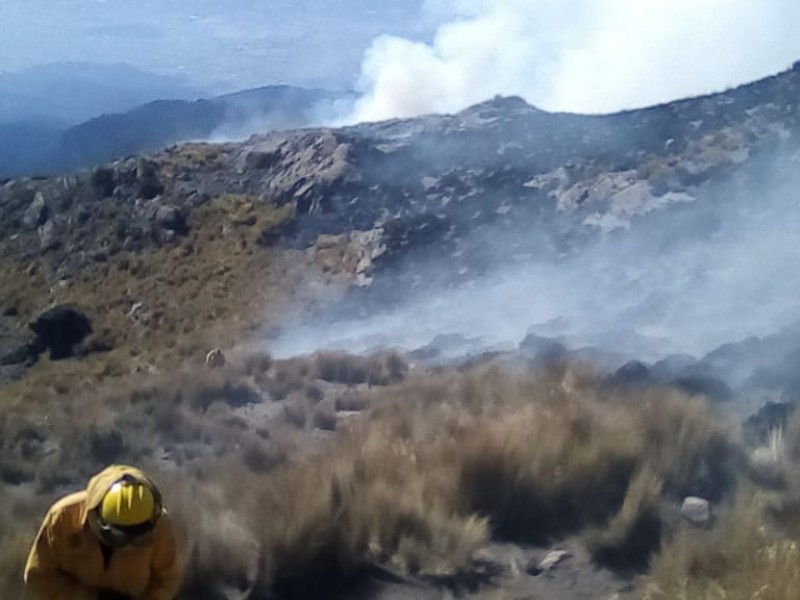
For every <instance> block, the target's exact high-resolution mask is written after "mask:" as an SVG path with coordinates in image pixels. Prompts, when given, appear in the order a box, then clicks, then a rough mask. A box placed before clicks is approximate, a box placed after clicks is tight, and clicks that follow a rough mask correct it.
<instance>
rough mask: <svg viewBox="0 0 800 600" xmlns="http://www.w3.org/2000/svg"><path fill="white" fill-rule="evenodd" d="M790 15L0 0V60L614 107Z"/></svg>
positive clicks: (748, 74) (573, 2)
mask: <svg viewBox="0 0 800 600" xmlns="http://www.w3.org/2000/svg"><path fill="white" fill-rule="evenodd" d="M796 23H800V3H799V2H796V0H760V1H758V0H381V1H380V2H377V1H375V0H2V1H0V31H1V32H2V34H1V35H0V71H3V70H5V71H8V70H11V71H14V70H20V69H24V68H27V67H31V66H33V65H36V64H41V63H47V62H59V61H95V62H127V63H130V64H132V65H134V66H136V67H139V68H141V69H144V70H148V71H153V72H158V73H165V74H176V73H177V74H183V75H185V76H186V77H187V78H188V79H189V80H190V81H191V82H192V83H193V84H196V85H198V86H201V87H204V88H206V89H213V90H215V91H220V92H221V91H233V90H237V89H243V88H248V87H255V86H260V85H266V84H271V83H291V84H297V85H304V86H322V87H328V88H334V89H344V88H350V89H353V88H355V89H356V90H357V91H359V92H360V93H361V94H362V95H363V98H362V101H361V102H360V104H359V106H358V109H357V111H356V112H355V113H354V114H353V115H351V116H350V120H376V119H383V118H388V117H397V116H413V115H416V114H421V113H425V112H452V111H456V110H459V109H461V108H464V107H466V106H468V105H469V104H473V103H475V102H479V101H481V100H484V99H486V98H488V97H491V96H493V95H495V94H503V95H511V94H514V95H520V96H522V97H524V98H525V99H526V100H528V101H529V102H531V103H533V104H536V105H537V106H539V107H541V108H545V109H549V110H567V111H577V112H609V111H614V110H619V109H623V108H634V107H639V106H645V105H648V104H652V103H656V102H664V101H669V100H671V99H675V98H677V97H685V96H689V95H697V94H701V93H706V92H711V91H716V90H720V89H723V88H725V87H728V86H732V85H737V84H740V83H744V82H746V81H750V80H753V79H756V78H759V77H762V76H764V75H767V74H771V73H774V72H777V71H780V70H783V69H785V68H787V67H788V66H790V65H791V64H792V62H794V61H795V60H797V59H798V58H800V36H797V35H796V34H795V31H794V29H795V24H796Z"/></svg>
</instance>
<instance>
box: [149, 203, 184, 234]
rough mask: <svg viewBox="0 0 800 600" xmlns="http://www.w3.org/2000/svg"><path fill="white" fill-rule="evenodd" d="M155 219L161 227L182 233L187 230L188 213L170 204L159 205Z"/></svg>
mask: <svg viewBox="0 0 800 600" xmlns="http://www.w3.org/2000/svg"><path fill="white" fill-rule="evenodd" d="M155 220H156V223H158V224H159V225H160V226H161V227H163V228H164V229H167V230H169V231H174V232H175V233H181V234H182V233H185V232H186V229H187V227H186V215H184V214H183V212H181V211H180V210H178V209H177V208H175V207H174V206H171V205H169V204H164V205H162V206H159V207H158V210H156V214H155Z"/></svg>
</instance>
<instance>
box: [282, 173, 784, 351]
mask: <svg viewBox="0 0 800 600" xmlns="http://www.w3.org/2000/svg"><path fill="white" fill-rule="evenodd" d="M795 183H796V182H795ZM794 190H796V186H795V185H788V184H787V185H783V186H781V187H780V189H774V190H764V189H761V190H756V189H754V190H750V191H749V192H741V193H740V195H738V196H732V197H729V196H728V194H729V193H730V189H729V188H724V189H720V190H718V191H717V192H716V193H715V192H709V191H707V192H706V194H704V196H703V197H701V198H698V199H697V200H696V201H695V202H693V203H690V204H687V205H684V206H682V207H680V208H673V209H668V210H665V211H663V212H661V213H657V214H653V215H651V216H648V217H645V218H643V219H642V220H641V221H639V222H636V223H634V225H633V227H632V228H631V229H630V230H629V231H624V232H618V233H617V234H615V235H613V236H611V237H608V238H603V239H600V240H598V241H597V242H596V243H594V244H593V245H590V246H589V247H587V248H585V249H583V250H582V251H580V252H576V253H575V254H573V255H571V256H569V257H567V258H563V259H560V260H540V261H533V262H529V263H527V264H522V265H516V266H508V267H505V268H499V269H497V270H494V271H493V272H491V273H490V274H489V275H487V276H485V277H482V278H479V279H476V280H473V281H471V282H470V283H469V284H467V285H464V286H462V287H460V288H458V289H455V290H449V291H442V290H438V291H431V292H430V293H428V294H424V295H421V296H419V297H418V298H416V299H415V300H414V301H412V302H411V303H409V304H408V305H405V306H403V307H402V308H399V309H396V310H392V311H389V312H384V313H381V314H376V315H373V316H371V317H368V318H358V319H356V318H353V319H348V320H335V321H330V322H323V323H319V322H315V323H313V324H312V325H310V326H308V327H307V328H305V329H302V328H301V329H299V330H293V331H291V333H290V334H289V335H288V336H286V337H284V338H281V339H279V340H276V341H275V342H274V343H273V344H271V345H270V350H271V351H273V352H275V353H276V354H278V355H293V354H302V353H307V352H311V351H314V350H318V349H342V350H347V351H351V352H366V351H371V350H375V349H377V348H380V347H396V348H402V349H406V350H412V349H416V348H420V347H423V346H425V345H426V344H428V343H430V342H431V340H433V339H434V338H436V337H437V336H441V335H451V336H452V335H453V334H455V335H456V337H457V339H459V340H460V344H461V347H459V348H456V349H455V350H456V352H457V353H464V352H466V353H469V352H480V351H486V350H492V349H510V348H514V347H516V346H517V345H518V344H519V343H520V341H521V340H522V339H523V338H524V337H525V335H526V334H527V333H529V332H534V333H537V334H540V335H545V336H550V337H556V338H560V339H562V340H563V341H564V342H565V343H566V344H567V345H568V346H569V347H571V348H584V347H592V348H596V349H599V350H601V351H603V352H612V353H616V354H617V356H619V358H620V361H624V360H627V359H630V358H636V359H640V360H653V361H654V360H657V359H660V358H663V357H665V356H667V355H670V354H677V353H688V354H692V355H694V356H696V357H701V356H703V355H704V354H706V353H708V352H710V351H712V350H714V349H716V348H717V347H719V346H721V345H722V344H725V343H728V342H736V341H740V340H742V339H745V338H747V337H748V336H763V335H766V334H771V333H774V332H776V331H778V330H780V329H781V328H782V327H785V326H787V325H789V324H791V323H793V322H795V321H797V320H798V319H800V306H798V304H797V302H796V298H797V297H798V296H800V281H798V280H797V279H796V278H794V277H793V276H792V275H791V272H792V271H791V269H792V267H791V265H796V264H800V205H798V202H797V194H796V191H794ZM486 239H487V240H488V239H493V240H494V241H493V244H494V252H495V254H496V256H497V257H498V263H502V262H503V259H504V257H505V262H506V264H508V256H509V255H510V252H509V250H508V249H507V248H504V245H503V240H502V236H501V235H496V236H494V237H493V238H492V236H491V235H490V236H488V237H487V238H486ZM482 240H483V238H482ZM482 240H481V241H480V242H479V243H483V241H482ZM413 268H414V269H415V272H416V271H417V270H420V269H421V268H422V267H421V266H420V265H419V264H415V265H414V266H413ZM427 268H428V269H431V267H427ZM448 268H452V267H449V266H448V264H447V261H446V259H445V260H444V261H443V262H442V263H441V264H439V269H441V270H446V269H448ZM430 275H431V273H430V272H429V273H428V276H430Z"/></svg>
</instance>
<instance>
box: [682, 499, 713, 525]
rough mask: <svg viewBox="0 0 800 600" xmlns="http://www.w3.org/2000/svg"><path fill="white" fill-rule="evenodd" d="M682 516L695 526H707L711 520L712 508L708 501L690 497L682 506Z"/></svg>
mask: <svg viewBox="0 0 800 600" xmlns="http://www.w3.org/2000/svg"><path fill="white" fill-rule="evenodd" d="M681 514H682V515H683V516H684V518H685V519H686V520H687V521H689V522H690V523H693V524H694V525H705V524H706V523H708V521H709V520H710V519H711V507H710V505H709V503H708V500H705V499H703V498H697V497H696V496H688V497H686V498H684V500H683V504H682V505H681Z"/></svg>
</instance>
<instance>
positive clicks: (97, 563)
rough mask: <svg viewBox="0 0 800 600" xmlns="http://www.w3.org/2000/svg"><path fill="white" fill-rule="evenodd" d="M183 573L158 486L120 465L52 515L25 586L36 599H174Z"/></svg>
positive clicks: (37, 543) (40, 537) (94, 479)
mask: <svg viewBox="0 0 800 600" xmlns="http://www.w3.org/2000/svg"><path fill="white" fill-rule="evenodd" d="M182 567H183V564H182V559H181V556H180V555H179V551H178V548H177V544H176V536H175V531H174V529H173V524H172V521H171V520H170V517H169V515H168V514H167V511H166V509H165V508H164V506H163V505H162V503H161V493H160V492H159V490H158V488H157V487H156V485H155V484H154V483H153V481H152V480H151V479H150V478H149V477H147V476H146V475H145V474H144V473H143V472H142V471H140V470H139V469H136V468H134V467H128V466H121V465H114V466H110V467H108V468H106V469H104V470H103V471H101V472H100V473H98V474H97V475H95V476H94V477H92V479H91V480H90V481H89V485H88V486H87V488H86V490H84V491H82V492H78V493H75V494H71V495H69V496H66V497H64V498H62V499H61V500H59V501H58V502H56V503H55V504H54V505H53V506H52V507H51V508H50V510H49V511H48V512H47V516H45V519H44V522H43V523H42V526H41V528H40V529H39V533H38V535H37V536H36V540H35V541H34V543H33V547H32V548H31V551H30V554H29V556H28V562H27V564H26V566H25V584H26V588H27V597H28V598H30V599H31V600H173V599H174V598H175V596H176V594H177V592H178V588H179V587H180V584H181V578H182V570H183V569H182Z"/></svg>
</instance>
